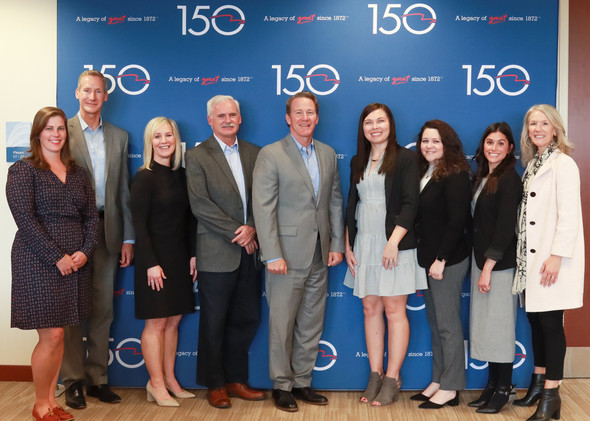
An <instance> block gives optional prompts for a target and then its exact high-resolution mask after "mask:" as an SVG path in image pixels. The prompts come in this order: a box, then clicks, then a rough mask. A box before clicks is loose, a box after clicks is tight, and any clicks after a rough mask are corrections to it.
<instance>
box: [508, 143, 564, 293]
mask: <svg viewBox="0 0 590 421" xmlns="http://www.w3.org/2000/svg"><path fill="white" fill-rule="evenodd" d="M556 147H557V145H556V144H555V143H551V145H549V146H548V147H547V149H545V152H543V154H542V155H541V156H539V153H538V152H537V154H536V155H535V157H534V159H533V160H532V161H531V162H530V163H529V165H527V168H526V171H525V173H524V176H523V178H522V200H521V202H520V207H519V208H518V242H517V243H516V272H515V273H514V282H513V283H512V294H514V295H516V294H520V293H521V292H522V291H524V289H525V288H526V255H527V248H526V205H527V198H528V196H529V188H530V186H531V182H532V181H533V179H534V178H535V175H537V173H538V172H539V169H541V167H542V166H543V164H544V163H545V161H547V158H549V157H550V156H551V154H552V153H553V151H554V150H555V148H556Z"/></svg>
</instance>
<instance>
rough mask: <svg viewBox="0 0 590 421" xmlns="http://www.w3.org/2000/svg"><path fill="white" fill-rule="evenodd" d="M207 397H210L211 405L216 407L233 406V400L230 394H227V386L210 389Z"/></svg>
mask: <svg viewBox="0 0 590 421" xmlns="http://www.w3.org/2000/svg"><path fill="white" fill-rule="evenodd" d="M207 397H208V398H209V405H211V406H213V407H215V408H220V409H222V408H229V407H230V406H231V401H230V400H229V396H227V391H226V390H225V387H220V388H219V389H209V391H208V392H207Z"/></svg>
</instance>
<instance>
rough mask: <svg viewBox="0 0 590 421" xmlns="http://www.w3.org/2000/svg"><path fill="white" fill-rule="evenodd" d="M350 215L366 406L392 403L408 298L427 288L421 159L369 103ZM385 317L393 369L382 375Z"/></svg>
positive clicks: (406, 334) (354, 167)
mask: <svg viewBox="0 0 590 421" xmlns="http://www.w3.org/2000/svg"><path fill="white" fill-rule="evenodd" d="M350 166H351V172H350V174H351V180H350V191H349V193H348V205H347V210H346V239H347V241H346V263H347V264H348V269H349V270H348V272H347V273H346V278H345V279H344V284H345V285H346V286H348V287H350V288H353V290H354V291H353V294H354V295H355V296H357V297H359V298H361V299H362V302H363V310H364V315H365V339H366V342H367V352H368V354H369V365H370V367H371V373H370V375H369V383H368V386H367V389H366V390H365V392H364V393H363V395H362V397H361V402H368V403H371V404H372V405H375V406H381V405H387V404H390V403H391V402H393V401H394V400H395V398H396V397H397V395H398V394H399V388H400V385H401V379H400V370H401V367H402V364H403V362H404V357H405V354H406V351H407V348H408V341H409V338H410V328H409V323H408V319H407V317H406V300H407V297H408V294H412V293H414V292H415V291H416V290H417V289H424V288H426V276H425V274H424V271H422V270H421V269H420V268H419V267H418V263H417V258H416V237H415V235H414V222H415V218H416V212H417V210H418V161H417V158H416V154H415V153H414V152H412V151H410V150H408V149H405V148H402V147H400V146H399V145H398V144H397V140H396V136H395V121H394V119H393V115H392V114H391V110H390V109H389V108H388V107H387V106H386V105H384V104H369V105H367V106H366V107H365V109H364V110H363V111H362V113H361V116H360V119H359V128H358V145H357V154H356V155H355V156H354V157H353V158H352V161H351V163H350ZM383 313H385V315H386V317H387V334H388V353H387V355H388V364H387V372H386V373H384V371H383V353H384V348H385V331H386V330H385V322H384V320H383Z"/></svg>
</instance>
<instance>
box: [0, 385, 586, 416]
mask: <svg viewBox="0 0 590 421" xmlns="http://www.w3.org/2000/svg"><path fill="white" fill-rule="evenodd" d="M115 390H116V391H117V393H119V394H120V395H121V397H122V399H123V401H122V402H121V403H119V404H114V405H112V404H111V405H110V404H104V403H101V402H99V401H98V400H96V399H94V398H88V399H87V403H88V407H87V408H86V409H82V410H77V411H76V410H71V412H72V414H74V416H75V417H76V420H77V421H84V420H92V421H107V420H108V421H122V420H125V421H139V420H141V421H144V420H150V421H151V420H175V421H176V420H193V419H194V420H204V421H222V420H223V421H226V420H228V421H229V420H246V421H247V420H251V421H258V420H289V421H297V420H305V421H315V420H317V421H320V420H321V421H325V420H339V421H340V420H343V421H348V420H350V421H357V420H371V421H378V420H392V421H393V420H396V421H398V420H399V421H402V420H403V421H406V420H412V421H413V420H419V421H428V420H433V421H447V420H450V421H452V420H487V421H492V420H493V421H505V420H526V419H527V418H528V417H529V416H530V415H531V414H532V413H533V412H534V408H520V407H517V406H513V405H512V404H510V403H509V404H508V405H506V407H504V409H503V410H502V412H500V413H499V414H497V415H485V414H477V413H476V412H475V410H474V409H473V408H469V407H468V406H467V402H469V401H471V400H473V399H475V398H476V397H477V396H479V393H480V391H465V392H462V393H461V404H460V405H459V406H458V407H454V408H450V407H444V408H442V409H439V410H424V409H418V408H417V407H418V402H413V401H411V400H410V399H409V398H410V396H411V395H412V394H413V392H402V395H401V398H400V399H399V400H398V401H397V402H395V403H394V404H393V405H390V406H387V407H383V408H374V407H371V406H369V405H366V404H361V403H359V402H358V399H359V397H360V393H359V392H326V393H325V394H326V396H328V398H329V399H330V404H329V405H328V406H323V407H322V406H314V405H306V404H304V403H301V404H300V405H299V412H296V413H287V412H283V411H279V410H278V409H275V407H274V406H273V404H272V401H271V400H270V399H267V400H265V401H259V402H245V401H241V400H239V399H233V400H232V405H233V406H232V408H229V409H215V408H212V407H211V406H209V404H208V403H207V401H206V400H205V391H204V390H198V391H196V392H197V398H196V399H185V400H181V405H180V407H178V408H160V407H158V406H157V405H156V404H154V403H148V402H146V393H145V390H143V389H123V388H118V389H115ZM523 393H524V391H523V390H519V391H518V395H519V396H521V397H522V395H523ZM560 393H561V398H562V401H563V404H562V409H561V419H562V420H565V421H570V420H571V421H582V420H590V379H567V380H565V381H564V382H563V385H562V386H561V390H560ZM33 395H34V389H33V384H32V383H22V382H0V420H2V421H9V420H19V421H20V420H31V419H33V418H32V416H31V411H32V407H33ZM58 401H59V402H62V405H63V406H65V405H64V403H63V402H64V397H63V395H62V397H60V398H59V399H58Z"/></svg>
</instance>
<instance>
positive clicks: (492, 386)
mask: <svg viewBox="0 0 590 421" xmlns="http://www.w3.org/2000/svg"><path fill="white" fill-rule="evenodd" d="M494 390H496V382H488V384H487V385H486V388H485V389H484V390H483V392H481V395H479V398H477V399H476V400H474V401H471V402H469V403H468V404H467V406H470V407H472V408H479V407H481V406H482V405H485V404H487V403H488V402H489V401H490V399H491V398H492V395H493V394H494Z"/></svg>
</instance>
